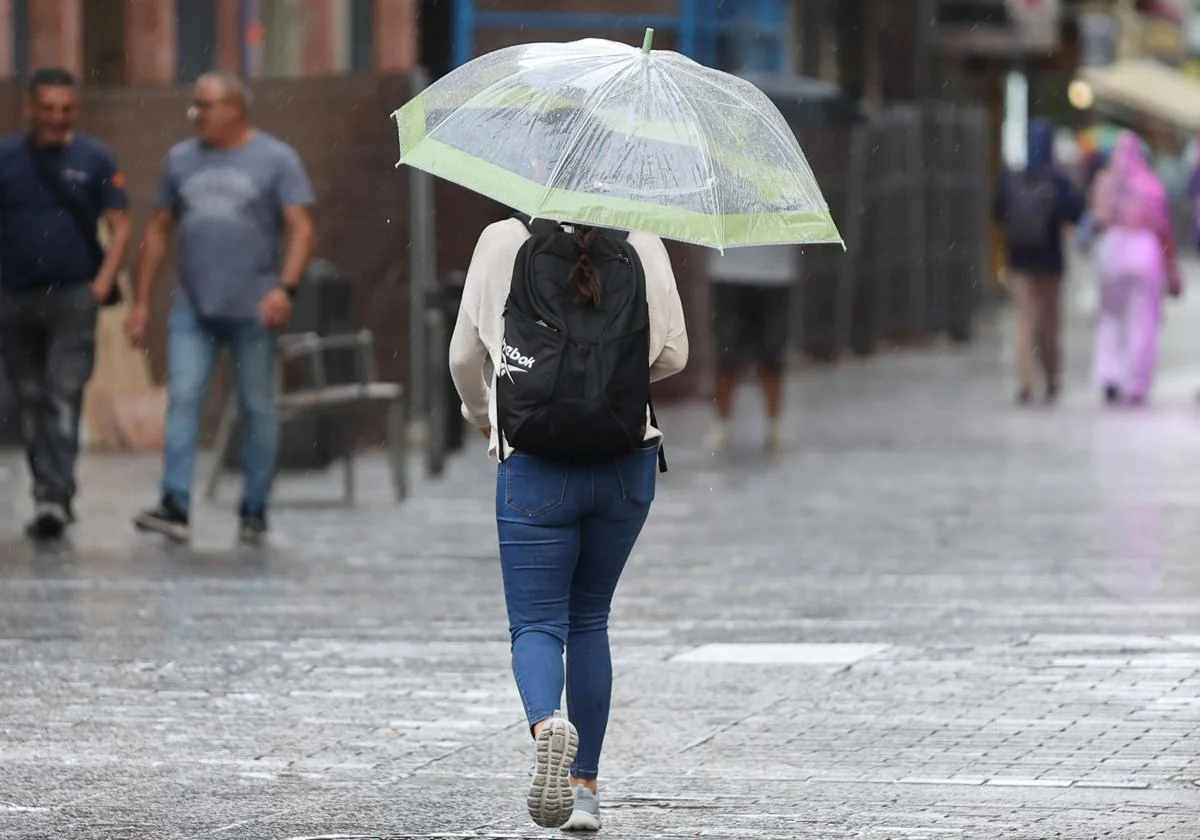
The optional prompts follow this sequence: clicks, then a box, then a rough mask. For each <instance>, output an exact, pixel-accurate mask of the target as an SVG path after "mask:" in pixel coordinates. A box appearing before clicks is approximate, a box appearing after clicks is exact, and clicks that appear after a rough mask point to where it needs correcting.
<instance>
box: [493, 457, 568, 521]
mask: <svg viewBox="0 0 1200 840" xmlns="http://www.w3.org/2000/svg"><path fill="white" fill-rule="evenodd" d="M569 476H570V468H569V467H568V466H567V465H565V464H558V463H555V462H554V461H547V460H546V459H544V458H535V457H534V456H532V455H525V454H523V453H520V452H513V453H512V454H510V455H509V456H508V457H507V458H506V459H504V463H503V464H501V465H500V484H501V486H500V487H499V488H497V489H498V490H499V491H500V492H501V493H503V494H504V495H503V498H504V504H505V505H507V506H508V507H509V508H510V509H512V510H514V511H516V512H517V513H519V514H522V515H523V516H543V515H545V514H547V513H549V512H550V511H552V510H554V509H556V508H558V507H561V506H562V503H563V499H564V498H566V495H567V479H568V478H569Z"/></svg>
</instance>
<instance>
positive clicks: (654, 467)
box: [616, 443, 659, 505]
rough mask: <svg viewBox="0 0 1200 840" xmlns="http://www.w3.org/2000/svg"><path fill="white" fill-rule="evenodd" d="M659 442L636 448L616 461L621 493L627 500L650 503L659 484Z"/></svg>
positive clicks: (644, 503) (643, 503) (642, 503)
mask: <svg viewBox="0 0 1200 840" xmlns="http://www.w3.org/2000/svg"><path fill="white" fill-rule="evenodd" d="M658 446H659V445H658V443H654V444H651V445H650V446H646V447H643V448H641V449H638V450H635V451H634V452H631V453H630V454H628V455H626V456H625V457H623V458H621V459H620V460H619V461H617V463H616V467H617V477H618V478H619V479H620V481H621V495H622V496H623V497H624V498H625V500H626V501H629V502H636V503H637V504H640V505H648V504H650V503H651V502H653V501H654V490H655V487H656V486H657V484H658Z"/></svg>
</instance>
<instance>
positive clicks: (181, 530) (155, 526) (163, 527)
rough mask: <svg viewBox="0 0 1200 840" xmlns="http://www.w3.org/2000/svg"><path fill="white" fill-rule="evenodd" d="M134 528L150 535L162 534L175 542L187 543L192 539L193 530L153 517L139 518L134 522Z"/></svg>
mask: <svg viewBox="0 0 1200 840" xmlns="http://www.w3.org/2000/svg"><path fill="white" fill-rule="evenodd" d="M133 527H135V528H137V529H138V530H139V531H144V532H146V533H148V534H162V535H163V536H164V537H170V538H171V539H173V540H174V541H175V542H187V541H188V539H190V538H191V534H192V531H191V528H189V527H188V526H187V525H180V524H179V523H178V522H167V521H165V520H162V519H155V518H154V517H152V516H139V517H137V518H135V519H134V520H133Z"/></svg>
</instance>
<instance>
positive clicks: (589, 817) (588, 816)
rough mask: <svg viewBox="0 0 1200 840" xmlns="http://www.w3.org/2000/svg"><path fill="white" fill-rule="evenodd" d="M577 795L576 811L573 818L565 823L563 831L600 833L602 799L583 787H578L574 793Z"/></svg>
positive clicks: (572, 812) (572, 813)
mask: <svg viewBox="0 0 1200 840" xmlns="http://www.w3.org/2000/svg"><path fill="white" fill-rule="evenodd" d="M572 793H574V795H575V809H574V810H573V811H571V818H570V819H569V820H567V821H566V822H565V823H563V826H562V830H563V831H599V830H600V797H599V796H597V795H596V794H594V793H592V792H591V791H590V790H588V789H587V788H585V787H584V786H583V785H576V786H575V789H574V790H573V791H572Z"/></svg>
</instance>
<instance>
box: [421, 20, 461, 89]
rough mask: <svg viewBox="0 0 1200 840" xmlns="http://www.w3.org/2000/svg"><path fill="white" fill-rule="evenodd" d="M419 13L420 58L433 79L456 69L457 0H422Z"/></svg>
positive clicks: (431, 79)
mask: <svg viewBox="0 0 1200 840" xmlns="http://www.w3.org/2000/svg"><path fill="white" fill-rule="evenodd" d="M418 14H419V17H418V19H417V29H418V31H419V32H420V33H421V34H420V39H421V41H420V45H419V46H420V50H421V54H420V56H418V59H417V60H418V62H419V63H421V64H423V65H424V66H425V69H426V70H427V71H429V79H430V81H433V80H434V79H440V78H441V77H442V76H445V75H446V74H447V73H449V72H450V71H451V70H453V69H454V68H453V66H452V60H453V57H454V0H421V7H420V12H419V13H418Z"/></svg>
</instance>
